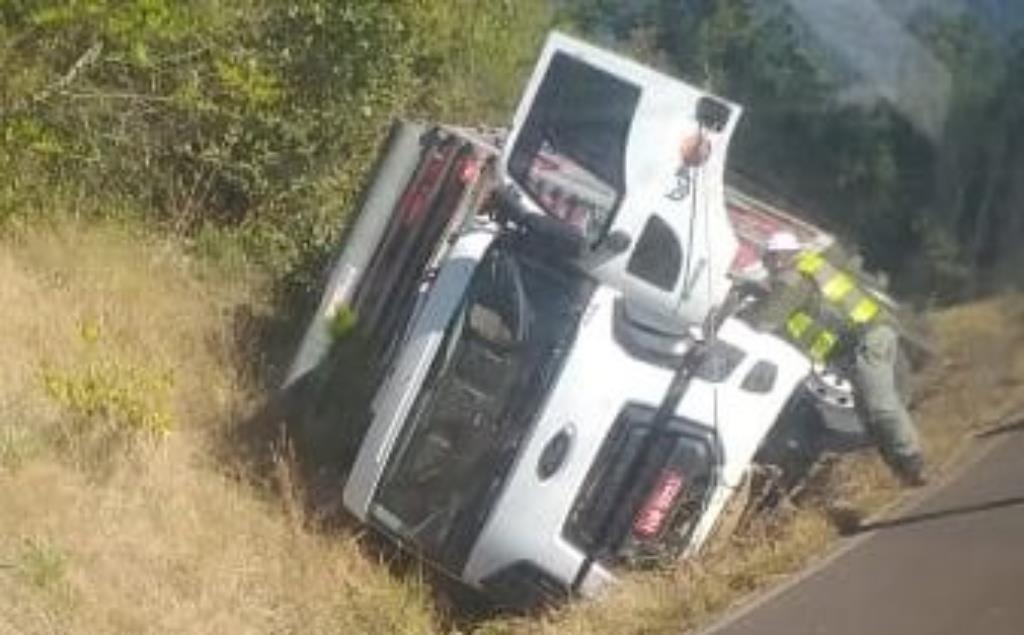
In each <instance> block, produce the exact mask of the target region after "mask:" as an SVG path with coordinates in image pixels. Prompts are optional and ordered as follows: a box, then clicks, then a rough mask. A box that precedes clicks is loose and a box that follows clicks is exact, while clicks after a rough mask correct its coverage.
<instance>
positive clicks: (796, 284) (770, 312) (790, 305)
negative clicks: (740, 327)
mask: <svg viewBox="0 0 1024 635" xmlns="http://www.w3.org/2000/svg"><path fill="white" fill-rule="evenodd" d="M812 284H813V283H811V282H810V281H809V280H807V279H806V278H804V277H803V276H801V275H800V274H798V273H796V272H787V273H786V274H783V275H782V277H781V278H780V279H779V280H778V281H777V282H776V283H775V284H774V285H772V290H771V291H770V292H769V293H768V294H767V295H766V296H765V297H764V298H763V299H761V301H759V302H757V303H756V304H754V305H753V306H752V307H750V308H749V309H747V310H746V311H744V312H743V313H742V314H741V315H740V317H741V318H742V319H744V320H745V321H746V322H747V323H748V324H750V326H751V327H753V328H754V329H756V330H758V331H762V332H765V333H768V332H772V331H777V330H779V329H781V328H782V327H783V326H784V325H785V324H786V320H788V319H789V316H790V315H792V313H793V311H795V310H797V309H799V308H800V307H803V306H806V305H807V304H808V303H809V301H810V299H811V294H812V293H813V288H812V286H811V285H812Z"/></svg>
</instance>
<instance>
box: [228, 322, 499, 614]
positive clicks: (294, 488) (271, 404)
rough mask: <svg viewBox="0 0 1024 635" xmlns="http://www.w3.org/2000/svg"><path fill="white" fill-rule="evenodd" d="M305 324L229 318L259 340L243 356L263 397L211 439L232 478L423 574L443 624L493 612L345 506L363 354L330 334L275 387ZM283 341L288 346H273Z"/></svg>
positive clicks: (296, 516)
mask: <svg viewBox="0 0 1024 635" xmlns="http://www.w3.org/2000/svg"><path fill="white" fill-rule="evenodd" d="M282 315H283V314H282ZM305 324H306V317H305V316H303V317H301V318H285V317H279V318H274V319H257V318H254V317H253V316H251V315H246V316H242V317H240V318H239V319H238V320H237V321H236V325H237V333H238V341H239V346H240V347H243V350H245V347H254V346H255V347H259V348H258V349H257V350H251V348H250V350H251V352H250V353H249V357H248V359H249V363H250V365H251V366H250V367H249V368H246V369H244V372H250V373H256V375H255V378H256V379H257V380H259V381H258V382H257V383H256V384H255V385H257V386H262V387H264V389H265V391H266V397H265V399H264V401H263V403H262V404H261V406H260V407H259V408H258V409H257V410H256V411H255V412H253V413H251V414H250V415H248V416H246V417H243V418H241V419H240V420H239V421H238V422H237V423H236V424H235V425H233V426H230V427H228V428H227V429H226V431H225V434H224V435H223V437H222V438H221V439H220V440H219V443H218V446H219V453H220V454H221V458H222V459H224V461H225V464H227V465H230V466H231V469H232V470H233V472H234V473H235V474H236V475H237V477H238V478H240V479H242V480H245V481H247V482H249V483H250V484H252V485H253V486H254V487H256V488H257V489H258V490H261V491H263V492H264V493H265V494H266V495H267V496H268V497H270V498H271V499H272V500H276V501H280V503H281V505H282V507H283V508H284V509H285V510H286V512H287V513H288V515H289V516H290V517H292V518H293V520H296V521H298V522H299V523H300V524H301V525H302V527H303V528H304V529H305V530H306V531H311V532H315V533H319V534H322V535H326V536H337V537H338V538H339V539H340V538H341V537H347V536H351V535H353V534H355V535H358V536H359V537H360V541H359V544H360V547H361V549H362V550H363V551H364V553H365V555H366V557H367V559H369V560H371V561H373V562H378V563H380V564H382V565H383V566H384V567H386V568H387V569H388V571H389V572H390V573H391V574H392V575H394V576H395V578H396V579H418V580H423V581H424V582H425V583H426V585H427V588H428V589H429V591H430V595H431V597H432V599H433V601H434V605H435V607H436V610H437V613H438V618H439V620H440V622H441V625H442V626H443V627H445V630H455V631H463V630H469V629H471V628H472V627H473V626H474V625H475V624H478V623H479V622H480V621H482V620H484V619H487V618H491V617H494V616H495V615H497V614H498V612H497V610H496V609H494V608H493V607H492V606H490V605H489V604H488V603H487V601H486V600H485V599H484V598H483V597H482V596H481V595H480V594H479V593H478V592H476V591H473V590H471V589H468V588H466V587H465V586H463V585H462V584H460V583H459V582H458V581H456V580H452V579H451V578H449V577H447V576H445V575H443V574H440V573H438V572H436V571H435V570H433V569H432V568H430V567H429V566H427V565H426V564H425V563H424V560H423V559H422V558H420V557H417V555H416V554H414V553H410V552H408V551H405V550H403V549H400V548H398V547H397V546H396V545H395V543H394V542H393V541H391V540H390V539H388V538H387V537H386V536H384V535H382V534H381V533H379V532H377V531H375V530H371V529H368V528H366V527H365V526H364V525H362V524H361V523H360V522H359V520H358V519H356V518H355V517H353V516H352V515H351V514H349V513H348V512H347V511H346V510H345V508H344V505H343V504H342V494H343V488H344V484H345V479H346V476H347V470H348V468H349V466H350V465H351V464H352V463H353V462H354V460H355V457H356V453H357V452H358V441H359V439H360V438H361V436H362V431H363V430H364V429H365V427H366V425H368V422H369V421H368V419H369V413H368V411H367V409H366V406H367V404H369V402H370V399H371V397H372V390H371V382H370V381H368V380H367V379H366V376H367V375H366V374H365V372H366V369H365V367H366V360H367V358H368V355H367V351H366V349H365V345H364V344H362V343H361V342H360V341H359V340H358V339H356V338H353V339H351V340H349V341H346V342H342V343H340V344H336V345H335V346H334V348H333V350H332V352H331V353H330V355H329V356H328V358H327V359H326V360H325V361H324V362H323V363H322V364H321V365H320V366H319V367H317V368H316V369H314V370H313V371H312V372H310V373H309V374H307V375H306V376H304V377H302V378H301V379H300V380H298V381H297V382H295V383H294V384H293V385H292V386H290V387H289V388H288V389H287V390H281V389H280V388H279V387H278V385H279V381H280V380H279V377H283V374H284V370H285V369H286V364H287V362H288V361H289V359H288V358H289V356H290V354H291V352H292V351H293V350H294V348H295V346H297V344H298V339H299V336H300V334H301V330H302V329H303V328H304V327H305ZM289 331H290V332H289ZM260 342H264V343H260ZM264 346H266V347H267V348H266V350H265V351H264V350H262V348H263V347H264ZM281 349H283V350H284V351H286V354H283V355H282V354H281V353H280V352H276V351H278V350H281Z"/></svg>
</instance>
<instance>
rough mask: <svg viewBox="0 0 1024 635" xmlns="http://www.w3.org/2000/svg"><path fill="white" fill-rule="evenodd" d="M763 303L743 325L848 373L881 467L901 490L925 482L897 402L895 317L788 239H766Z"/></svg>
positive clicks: (911, 429)
mask: <svg viewBox="0 0 1024 635" xmlns="http://www.w3.org/2000/svg"><path fill="white" fill-rule="evenodd" d="M764 265H765V269H766V270H767V274H768V275H767V279H766V280H765V281H764V283H763V286H764V290H763V292H764V294H763V297H762V298H761V299H760V300H758V301H756V302H755V303H754V304H753V305H752V306H750V307H749V308H748V309H747V310H746V311H744V313H743V315H742V316H741V317H743V318H744V319H745V320H746V321H747V322H748V323H749V324H750V325H751V326H752V327H754V328H755V329H757V330H760V331H764V332H774V333H776V334H778V335H781V336H782V337H784V338H786V339H788V340H789V341H790V342H791V343H793V344H794V345H796V346H797V347H798V348H800V349H801V350H803V351H804V352H805V353H806V354H807V355H808V356H809V357H810V358H811V359H812V360H813V361H814V362H815V363H817V364H834V365H837V366H839V367H841V368H844V369H847V370H850V371H852V372H851V376H852V379H853V382H852V383H853V387H854V398H855V401H856V402H857V406H858V408H859V411H860V414H861V415H862V418H863V419H864V421H865V423H866V426H867V428H868V432H869V434H870V435H871V436H872V438H873V439H874V440H875V443H876V445H877V446H878V449H879V452H880V453H881V455H882V458H883V460H884V461H885V463H886V464H887V465H888V466H889V468H890V469H891V470H892V471H893V473H894V474H895V475H896V476H897V477H898V478H899V479H900V480H901V481H902V482H903V484H904V485H907V486H911V487H918V486H921V485H924V484H925V483H926V482H927V480H926V478H925V473H924V467H925V465H924V458H923V455H922V452H921V444H920V439H919V437H918V433H917V428H916V426H915V425H914V421H913V419H912V418H911V415H910V413H909V411H908V410H907V408H906V406H905V405H904V403H903V399H902V398H901V397H900V394H899V390H898V388H897V381H896V364H897V359H898V357H899V354H900V350H899V347H900V336H899V332H898V324H897V322H896V318H895V316H893V315H892V314H891V312H889V311H887V310H886V309H885V308H884V307H883V306H882V305H881V304H880V303H879V302H878V301H877V300H875V299H874V298H873V297H872V296H871V295H870V294H868V293H866V292H865V291H863V290H862V289H861V288H860V287H859V286H858V284H857V282H856V280H855V278H854V277H853V276H851V275H850V274H848V273H846V272H844V271H843V270H842V269H841V268H840V267H839V266H837V265H836V264H834V263H833V262H831V261H830V260H829V258H828V257H827V256H826V254H824V253H822V252H820V251H812V250H804V249H802V247H801V245H800V243H799V241H798V240H797V238H796V236H794V235H793V234H792V233H790V232H785V231H782V232H777V233H775V234H773V235H772V236H771V237H770V239H769V241H768V244H767V248H766V250H765V254H764Z"/></svg>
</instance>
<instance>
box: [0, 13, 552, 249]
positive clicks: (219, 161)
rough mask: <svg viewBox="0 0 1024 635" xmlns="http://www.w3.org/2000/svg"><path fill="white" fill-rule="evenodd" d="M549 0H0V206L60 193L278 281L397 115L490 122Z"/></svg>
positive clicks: (332, 227) (318, 243)
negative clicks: (126, 205) (221, 253)
mask: <svg viewBox="0 0 1024 635" xmlns="http://www.w3.org/2000/svg"><path fill="white" fill-rule="evenodd" d="M549 19H550V10H549V9H548V7H547V2H546V1H545V0H521V1H517V2H515V3H511V2H502V1H499V0H491V1H488V2H474V1H471V0H448V1H446V2H425V1H423V0H337V1H328V0H293V1H289V2H278V1H276V0H221V1H217V0H8V1H7V2H5V3H3V4H2V5H0V73H3V75H4V78H5V79H4V82H2V83H0V173H2V174H3V177H2V178H0V206H4V208H6V209H7V210H15V209H17V210H24V209H26V207H27V206H29V207H30V206H31V205H32V204H33V203H34V202H36V203H38V202H45V201H47V200H48V197H51V196H52V195H53V192H54V191H55V190H60V191H61V192H63V194H64V195H65V196H67V197H69V198H71V199H73V200H76V201H82V202H83V204H84V202H89V201H92V202H95V201H97V200H105V201H111V200H118V201H125V200H127V201H134V202H135V203H141V205H137V207H141V208H144V209H147V210H154V213H156V214H158V216H159V218H160V219H161V220H162V221H164V222H166V223H168V224H169V225H171V226H173V227H175V228H178V229H180V230H183V231H189V232H195V231H199V230H201V229H202V228H204V227H207V228H208V227H210V226H211V225H216V226H219V227H225V226H228V227H235V228H242V230H244V231H243V232H242V233H243V234H244V236H245V239H246V240H247V241H248V242H249V243H251V244H250V246H251V247H252V248H251V249H250V250H249V251H250V252H253V253H258V254H260V255H261V256H262V257H264V258H267V259H269V260H270V261H271V262H272V263H273V264H275V265H280V266H284V267H287V266H289V265H290V264H291V263H294V262H296V261H297V260H299V259H301V258H303V257H304V256H305V255H307V254H310V253H315V252H317V251H318V250H320V249H322V248H323V246H324V245H326V244H328V243H329V242H330V241H331V240H332V239H333V238H334V237H335V235H336V230H337V225H338V218H339V216H340V214H341V213H342V211H343V210H344V209H345V208H346V207H347V205H348V203H349V201H350V200H351V198H352V196H353V193H354V192H355V190H356V189H357V187H358V185H359V183H360V182H361V179H362V175H363V172H364V170H365V169H366V168H367V167H368V166H369V164H370V163H371V158H372V155H373V152H374V151H375V148H376V146H377V143H378V142H379V140H380V138H381V135H382V133H383V132H384V131H385V130H386V128H387V125H388V123H389V122H390V120H391V119H392V117H394V116H395V115H397V114H401V115H406V116H412V117H425V118H451V119H456V120H480V119H488V118H492V119H493V118H496V116H497V115H498V113H503V112H504V111H505V110H506V109H507V108H508V107H509V106H510V105H511V99H512V98H513V96H514V95H515V93H516V91H517V90H518V85H519V80H520V77H521V76H522V73H523V72H524V71H525V70H526V69H528V66H529V63H530V60H531V59H532V57H533V55H534V53H535V50H536V47H537V46H538V44H539V41H540V38H541V37H542V35H543V33H544V32H545V31H546V27H547V21H548V20H549Z"/></svg>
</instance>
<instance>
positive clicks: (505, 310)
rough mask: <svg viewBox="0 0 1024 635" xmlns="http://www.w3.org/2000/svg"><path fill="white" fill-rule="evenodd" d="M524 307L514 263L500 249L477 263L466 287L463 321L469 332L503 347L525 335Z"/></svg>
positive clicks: (518, 276) (514, 342)
mask: <svg viewBox="0 0 1024 635" xmlns="http://www.w3.org/2000/svg"><path fill="white" fill-rule="evenodd" d="M525 309H526V307H525V306H524V295H523V289H522V280H521V279H520V275H519V271H518V269H517V266H516V262H515V261H514V260H512V259H510V258H508V257H507V256H505V255H504V252H502V251H501V250H497V249H496V250H494V251H492V252H491V253H490V254H489V255H488V257H487V259H486V260H485V261H484V262H483V263H481V265H480V269H479V270H478V272H477V275H476V276H475V277H474V279H473V284H472V287H471V288H470V293H469V299H468V304H467V306H466V320H467V326H468V327H469V330H470V332H471V333H472V334H473V335H474V336H476V337H477V338H480V339H482V340H484V341H485V342H487V343H489V344H491V345H493V346H495V347H497V348H500V349H503V350H507V349H509V348H512V347H514V346H515V344H516V343H517V342H521V341H523V340H524V339H525V337H526V332H525V331H526V327H527V324H526V310H525Z"/></svg>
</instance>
